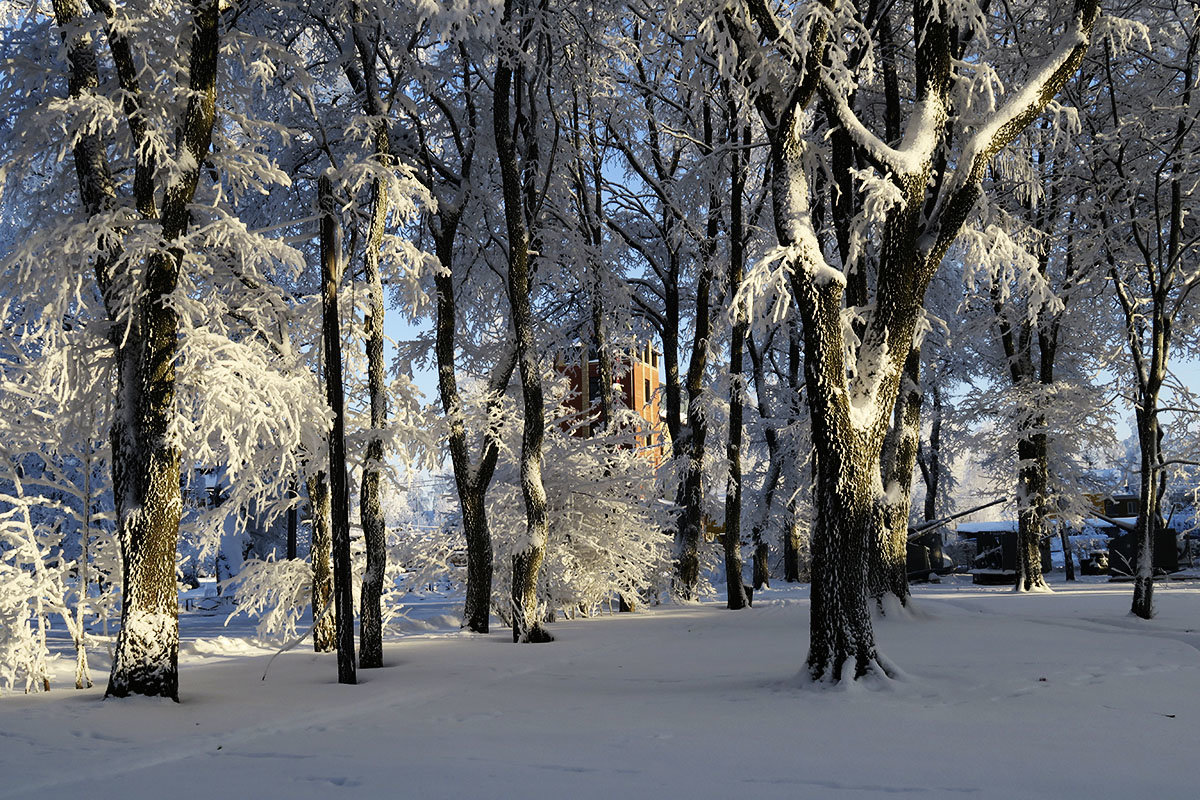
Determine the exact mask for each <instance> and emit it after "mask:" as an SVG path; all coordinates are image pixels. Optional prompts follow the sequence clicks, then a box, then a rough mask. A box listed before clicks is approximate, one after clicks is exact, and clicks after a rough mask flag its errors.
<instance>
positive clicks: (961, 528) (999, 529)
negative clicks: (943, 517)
mask: <svg viewBox="0 0 1200 800" xmlns="http://www.w3.org/2000/svg"><path fill="white" fill-rule="evenodd" d="M1016 529H1017V521H1016V520H1015V519H1000V520H995V521H993V522H960V523H959V524H958V525H957V526H956V528H955V530H957V531H958V535H959V536H964V535H970V534H974V533H1007V532H1009V531H1015V530H1016Z"/></svg>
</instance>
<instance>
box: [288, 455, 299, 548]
mask: <svg viewBox="0 0 1200 800" xmlns="http://www.w3.org/2000/svg"><path fill="white" fill-rule="evenodd" d="M287 495H288V500H290V501H291V503H292V504H291V506H289V507H288V511H287V557H288V561H293V560H295V559H296V539H297V536H296V534H297V532H298V529H299V527H300V509H299V508H298V507H297V506H296V502H297V499H298V498H299V494H297V492H296V477H295V476H294V475H293V476H292V477H291V478H289V479H288V488H287Z"/></svg>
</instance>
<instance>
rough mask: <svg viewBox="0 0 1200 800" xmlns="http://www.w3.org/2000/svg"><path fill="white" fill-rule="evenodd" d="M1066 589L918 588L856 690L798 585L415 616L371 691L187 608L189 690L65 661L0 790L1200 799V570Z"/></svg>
mask: <svg viewBox="0 0 1200 800" xmlns="http://www.w3.org/2000/svg"><path fill="white" fill-rule="evenodd" d="M1057 580H1061V578H1058V579H1057ZM1055 588H1056V590H1057V591H1056V592H1055V593H1054V594H1046V595H1014V594H1012V593H1011V592H1009V591H1007V590H1005V589H994V588H987V589H985V588H980V587H974V586H971V585H970V583H969V579H965V578H954V579H951V580H949V581H948V582H946V583H943V584H942V585H941V586H924V587H917V588H916V590H915V591H916V603H915V611H914V612H913V613H912V614H910V615H906V616H904V617H903V618H896V617H889V618H888V619H886V620H882V621H880V622H878V624H877V628H876V629H877V635H878V638H879V641H880V644H881V648H882V650H883V652H884V653H885V654H886V656H887V657H888V658H889V659H890V660H891V661H893V662H894V663H895V664H896V665H897V666H899V667H901V668H902V669H903V671H904V677H903V679H902V680H899V681H894V682H891V683H888V684H887V685H885V686H873V687H863V686H859V687H854V688H851V689H850V690H835V691H830V690H828V689H822V690H818V689H814V688H811V687H804V685H803V682H802V681H800V680H799V679H798V677H797V675H798V671H799V668H800V666H801V664H802V662H803V659H804V655H805V649H806V646H807V633H806V630H807V618H808V600H807V592H806V591H805V590H803V589H797V588H789V589H777V590H771V591H766V592H763V593H762V594H761V595H757V597H758V602H757V604H756V607H755V608H754V609H751V610H747V611H744V612H737V613H734V612H729V611H726V610H724V609H723V608H721V607H720V606H719V605H716V604H704V605H700V606H692V607H671V608H663V609H655V610H651V611H649V612H646V613H639V614H634V615H619V616H617V615H614V616H605V617H601V618H596V619H591V620H581V621H576V622H560V623H557V624H556V625H555V626H554V628H553V630H554V632H555V634H556V635H557V636H558V641H557V642H555V643H553V644H548V645H537V646H532V645H530V646H520V647H518V646H514V645H512V644H511V643H509V640H508V636H509V633H508V631H507V630H499V631H497V632H496V633H494V634H492V635H490V636H469V635H464V634H461V633H457V632H451V631H449V630H446V629H443V630H440V631H431V632H423V633H408V634H406V635H404V636H403V637H398V638H396V639H395V640H394V641H393V642H392V643H391V644H390V645H389V646H388V649H387V651H386V658H387V662H388V666H387V667H386V668H384V669H382V670H375V671H370V672H361V673H360V678H361V680H362V683H361V684H360V685H359V686H339V685H337V684H336V683H334V680H333V679H334V676H335V668H334V661H333V659H332V657H330V656H316V655H314V654H312V653H311V652H308V651H293V652H289V653H286V654H284V655H282V656H280V657H279V658H278V659H277V660H276V661H275V663H274V666H272V668H271V672H270V674H269V676H268V677H267V680H266V681H265V682H264V681H262V680H261V676H262V674H263V669H264V666H265V664H266V661H267V659H268V657H269V651H267V650H265V649H263V648H259V647H256V646H253V645H252V644H250V643H249V642H248V641H247V640H246V639H245V638H243V637H244V635H245V634H246V632H247V628H246V627H245V626H244V625H243V627H241V628H235V629H233V630H232V631H226V630H220V629H219V623H220V622H221V619H223V618H211V617H201V616H199V615H195V614H187V615H184V617H183V633H184V637H185V646H184V648H183V649H184V653H183V655H182V656H181V659H182V661H183V664H182V668H181V678H182V679H181V686H182V696H183V702H182V703H181V704H179V705H175V704H173V703H171V702H169V701H157V700H146V699H140V700H132V701H117V700H111V701H107V702H102V701H101V699H100V698H101V695H102V692H103V682H104V681H103V678H104V677H105V669H104V668H105V666H106V664H105V663H104V662H103V661H102V658H101V657H99V656H97V658H96V662H98V663H96V664H94V666H96V667H97V678H98V680H97V683H98V684H99V686H98V687H97V688H96V689H93V690H91V691H86V692H76V691H74V690H72V689H70V688H61V687H64V686H68V687H69V685H70V682H69V676H70V670H69V665H68V664H64V665H63V667H64V668H63V670H62V675H63V680H62V681H60V683H59V684H58V686H59V687H60V688H57V689H56V690H55V691H53V692H51V693H50V694H48V695H33V696H7V697H4V698H0V798H8V797H35V798H58V797H81V796H83V797H94V798H115V797H121V798H129V800H137V799H138V798H151V797H153V798H158V797H163V796H168V797H172V798H192V797H196V798H200V797H204V798H212V797H218V798H225V797H228V798H245V797H258V798H273V797H286V798H307V797H322V798H334V797H388V798H418V797H419V798H461V797H475V798H489V797H524V798H569V799H570V800H582V798H617V797H630V798H668V797H670V798H675V797H696V798H708V797H714V798H715V797H724V798H743V797H744V798H760V797H767V798H773V797H780V798H825V797H830V798H841V797H847V798H861V797H884V796H892V795H895V794H918V795H925V796H929V797H951V796H959V795H968V796H974V797H985V798H987V797H997V798H1000V797H1003V798H1037V797H1044V798H1108V797H1112V798H1118V797H1119V798H1124V799H1126V800H1127V799H1128V798H1143V797H1156V798H1191V797H1196V796H1197V789H1196V788H1195V787H1196V784H1197V783H1198V778H1200V770H1198V769H1197V766H1196V758H1197V755H1198V753H1197V748H1198V747H1200V691H1197V687H1200V582H1195V581H1188V582H1168V583H1163V584H1160V585H1159V587H1158V592H1157V598H1158V606H1159V614H1160V616H1159V618H1158V619H1156V620H1154V621H1152V622H1149V623H1145V622H1141V621H1138V620H1135V619H1133V618H1131V617H1130V616H1129V615H1128V607H1129V600H1130V586H1129V585H1128V584H1109V583H1100V582H1092V583H1082V584H1079V585H1074V586H1071V587H1070V588H1066V587H1064V586H1062V585H1061V584H1055ZM456 608H457V601H446V602H443V603H437V602H432V603H426V604H425V605H423V606H422V607H421V608H420V609H418V610H417V611H416V612H414V616H415V617H418V618H424V619H427V620H430V622H431V624H432V627H435V628H436V627H439V626H444V625H445V623H446V622H447V621H448V620H447V618H446V616H445V615H447V614H448V613H453V612H454V611H455V610H456ZM411 627H414V628H418V627H421V626H420V625H414V626H411ZM222 634H223V635H224V636H225V637H226V638H217V637H218V636H219V635H222Z"/></svg>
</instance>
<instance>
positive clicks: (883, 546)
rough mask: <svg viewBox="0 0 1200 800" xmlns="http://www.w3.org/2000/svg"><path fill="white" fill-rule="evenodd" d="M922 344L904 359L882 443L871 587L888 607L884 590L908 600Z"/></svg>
mask: <svg viewBox="0 0 1200 800" xmlns="http://www.w3.org/2000/svg"><path fill="white" fill-rule="evenodd" d="M920 371H921V350H920V348H917V347H914V348H913V349H912V350H911V351H910V352H909V355H908V360H907V361H906V362H905V364H904V377H903V378H901V381H902V387H901V390H900V395H899V397H898V398H897V400H896V409H895V412H894V416H893V420H892V428H891V430H889V431H888V434H887V437H886V438H885V439H884V443H883V453H882V456H881V459H880V461H881V463H880V471H881V473H882V475H881V477H882V483H883V493H884V497H883V502H882V503H881V509H880V511H881V516H882V520H881V524H880V525H879V527H877V528H876V532H875V533H876V541H875V543H874V545H873V547H872V552H871V561H870V573H869V574H868V588H869V591H870V592H871V596H872V597H874V598H875V601H876V602H877V603H878V604H879V608H880V609H883V608H884V604H883V597H884V595H888V594H890V595H892V596H894V597H896V598H897V599H898V600H899V601H900V603H901V604H902V605H907V604H908V594H909V593H908V560H907V549H908V514H909V510H910V509H911V507H912V479H913V471H914V467H915V465H916V460H917V442H918V440H919V438H920V434H921V400H922V394H921V385H920V380H921V376H920Z"/></svg>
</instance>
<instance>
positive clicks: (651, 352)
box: [562, 342, 665, 467]
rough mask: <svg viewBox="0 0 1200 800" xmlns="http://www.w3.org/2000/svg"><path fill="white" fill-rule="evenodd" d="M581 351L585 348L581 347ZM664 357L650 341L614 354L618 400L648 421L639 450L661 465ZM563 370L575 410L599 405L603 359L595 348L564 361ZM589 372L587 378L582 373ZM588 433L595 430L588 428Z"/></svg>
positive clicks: (614, 386)
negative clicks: (661, 368)
mask: <svg viewBox="0 0 1200 800" xmlns="http://www.w3.org/2000/svg"><path fill="white" fill-rule="evenodd" d="M581 351H582V348H581ZM661 361H662V356H661V354H660V353H659V351H658V350H656V349H654V347H653V346H652V345H650V344H649V343H648V342H647V343H646V344H644V345H642V347H641V348H639V349H636V350H629V351H625V352H622V353H616V354H614V358H613V373H614V375H615V380H614V382H613V388H614V389H616V393H615V394H616V400H617V402H618V403H620V404H622V405H624V406H625V408H629V409H632V410H633V411H635V412H637V414H638V415H639V416H640V417H641V418H642V419H643V420H645V423H646V425H645V428H646V429H647V431H648V433H647V434H646V435H645V436H644V438H643V437H639V441H638V451H639V452H640V453H643V454H645V456H646V457H647V458H649V459H651V460H652V461H653V462H654V465H655V466H656V467H657V466H660V465H661V464H662V462H663V459H664V457H665V454H664V447H665V436H664V430H663V422H662V409H661V405H662V391H661V387H662V380H661V379H660V378H659V365H660V363H661ZM562 371H563V373H564V374H565V375H566V376H567V379H568V380H569V381H570V391H569V392H568V398H567V405H568V406H569V407H570V408H573V409H575V410H576V411H579V412H581V413H582V412H583V411H585V410H586V409H589V408H597V409H598V408H599V403H600V361H599V359H598V358H597V357H596V352H595V349H594V348H589V349H588V350H587V351H586V352H583V353H581V357H580V359H579V363H577V364H570V363H567V364H564V365H563V366H562ZM584 375H587V380H583V376H584ZM585 432H586V433H588V434H591V433H593V431H592V430H590V429H589V430H587V431H585Z"/></svg>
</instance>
